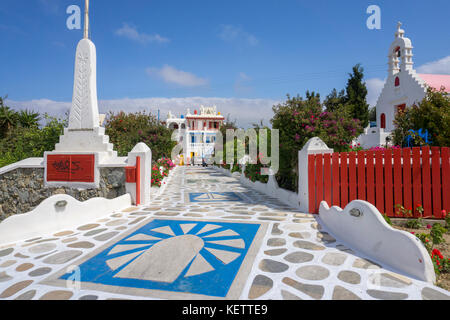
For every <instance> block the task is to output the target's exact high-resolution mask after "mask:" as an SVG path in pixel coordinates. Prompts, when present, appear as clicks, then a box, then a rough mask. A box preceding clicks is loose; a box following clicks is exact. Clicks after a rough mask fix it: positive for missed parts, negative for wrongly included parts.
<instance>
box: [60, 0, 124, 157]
mask: <svg viewBox="0 0 450 320" xmlns="http://www.w3.org/2000/svg"><path fill="white" fill-rule="evenodd" d="M85 1H86V8H85V18H84V37H83V39H82V40H80V42H79V43H78V46H77V51H76V57H75V75H74V84H73V98H72V107H71V109H70V116H69V127H68V128H67V129H65V130H64V135H63V136H61V137H60V143H58V144H57V145H56V146H55V151H54V152H58V153H61V152H63V153H80V152H95V153H98V156H99V162H103V161H108V159H107V158H111V157H117V152H115V151H114V150H113V145H112V144H111V143H109V137H108V136H106V135H105V128H102V127H100V120H99V112H98V102H97V54H96V49H95V45H94V43H93V42H92V41H91V40H90V39H89V0H85Z"/></svg>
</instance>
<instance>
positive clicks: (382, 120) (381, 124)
mask: <svg viewBox="0 0 450 320" xmlns="http://www.w3.org/2000/svg"><path fill="white" fill-rule="evenodd" d="M380 128H381V129H386V115H385V114H384V113H382V114H381V119H380Z"/></svg>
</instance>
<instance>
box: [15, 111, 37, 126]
mask: <svg viewBox="0 0 450 320" xmlns="http://www.w3.org/2000/svg"><path fill="white" fill-rule="evenodd" d="M40 120H41V117H40V114H39V112H34V111H29V110H21V111H20V112H19V113H18V115H17V122H18V124H19V125H20V126H21V127H23V128H35V127H38V126H39V121H40Z"/></svg>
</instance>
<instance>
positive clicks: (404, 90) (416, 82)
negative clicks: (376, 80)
mask: <svg viewBox="0 0 450 320" xmlns="http://www.w3.org/2000/svg"><path fill="white" fill-rule="evenodd" d="M401 26H402V24H401V23H399V24H398V27H397V32H396V33H395V40H394V42H392V44H391V46H390V47H389V54H388V57H389V62H388V65H389V70H388V77H387V80H386V83H385V85H384V88H383V90H382V91H381V94H380V96H379V98H378V101H377V104H376V108H377V109H376V111H377V127H375V128H370V127H368V128H366V129H365V132H364V133H363V134H362V135H361V136H359V137H358V139H357V140H356V143H360V144H361V146H362V147H363V148H371V147H376V146H382V145H386V144H388V143H389V139H388V141H386V139H387V138H388V137H389V136H390V135H391V133H392V131H393V130H394V129H395V127H394V119H395V116H396V114H397V112H398V111H399V110H402V109H405V108H407V107H410V106H412V105H414V104H415V103H419V102H420V101H422V100H423V99H424V98H425V96H426V93H427V88H428V87H431V88H434V89H436V90H440V89H441V88H442V87H444V88H445V91H446V92H450V75H439V74H419V73H417V72H416V70H414V63H413V46H412V43H411V40H410V39H408V38H405V31H404V30H402V29H401Z"/></svg>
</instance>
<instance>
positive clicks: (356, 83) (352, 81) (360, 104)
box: [345, 64, 369, 128]
mask: <svg viewBox="0 0 450 320" xmlns="http://www.w3.org/2000/svg"><path fill="white" fill-rule="evenodd" d="M363 79H364V69H363V68H362V67H361V65H360V64H357V65H356V66H354V67H353V73H350V74H349V79H348V82H347V87H346V94H347V95H346V99H345V104H346V105H348V106H349V108H350V112H351V116H352V118H354V119H359V120H360V121H361V124H362V126H363V127H364V128H365V127H367V125H368V124H369V104H368V103H367V100H366V98H367V87H366V84H365V83H364V82H363Z"/></svg>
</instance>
